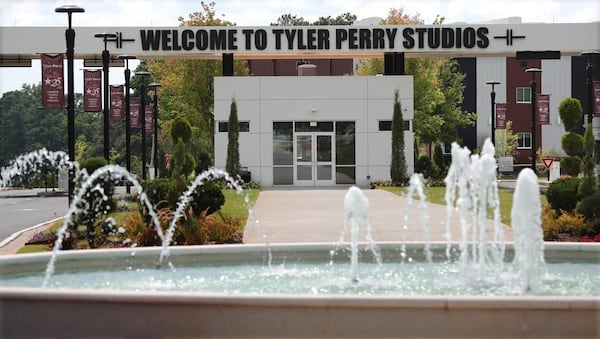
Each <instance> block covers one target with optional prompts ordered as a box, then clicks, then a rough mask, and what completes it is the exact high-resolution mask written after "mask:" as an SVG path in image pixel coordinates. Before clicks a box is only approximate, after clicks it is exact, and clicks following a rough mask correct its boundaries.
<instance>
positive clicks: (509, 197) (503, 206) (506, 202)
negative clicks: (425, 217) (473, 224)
mask: <svg viewBox="0 0 600 339" xmlns="http://www.w3.org/2000/svg"><path fill="white" fill-rule="evenodd" d="M378 188H379V189H383V190H386V191H388V192H391V193H394V194H397V195H401V196H404V195H405V194H406V187H378ZM445 194H446V187H425V196H426V197H427V201H429V202H431V203H434V204H440V205H446V200H445V199H444V196H445ZM498 196H499V199H500V221H501V222H502V223H504V224H506V225H509V226H510V224H511V223H510V211H511V209H512V201H513V191H512V190H509V189H499V190H498ZM541 199H542V206H543V205H544V204H546V203H547V200H546V196H545V195H542V196H541ZM488 215H489V216H490V217H493V214H492V212H491V211H488Z"/></svg>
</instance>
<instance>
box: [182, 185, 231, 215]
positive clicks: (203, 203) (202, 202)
mask: <svg viewBox="0 0 600 339" xmlns="http://www.w3.org/2000/svg"><path fill="white" fill-rule="evenodd" d="M191 197H192V200H191V202H190V207H191V208H192V210H193V211H194V214H195V215H201V214H202V212H203V211H204V210H206V209H208V214H212V213H215V212H216V211H218V210H219V209H221V206H223V204H224V203H225V196H224V195H223V192H221V189H220V188H219V186H217V184H215V183H213V182H210V181H207V182H205V183H204V184H203V185H200V186H198V187H196V189H195V190H194V193H192V196H191Z"/></svg>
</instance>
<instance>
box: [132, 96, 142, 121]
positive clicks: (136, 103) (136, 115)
mask: <svg viewBox="0 0 600 339" xmlns="http://www.w3.org/2000/svg"><path fill="white" fill-rule="evenodd" d="M129 100H130V102H129V113H131V117H130V120H129V123H130V124H131V128H141V127H142V119H140V98H131V99H129Z"/></svg>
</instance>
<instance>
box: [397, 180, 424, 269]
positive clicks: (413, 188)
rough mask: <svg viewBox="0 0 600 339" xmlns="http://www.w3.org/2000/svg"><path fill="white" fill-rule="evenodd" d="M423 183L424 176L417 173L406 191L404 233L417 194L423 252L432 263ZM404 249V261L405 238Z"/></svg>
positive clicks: (403, 251)
mask: <svg viewBox="0 0 600 339" xmlns="http://www.w3.org/2000/svg"><path fill="white" fill-rule="evenodd" d="M424 186H425V184H424V183H423V175H422V174H420V173H415V174H413V175H412V176H411V177H410V180H409V185H408V188H407V189H406V209H405V212H404V220H405V225H404V227H403V232H404V233H405V232H406V231H407V228H408V227H407V225H406V221H407V220H408V214H409V210H410V209H411V207H412V204H413V196H414V195H415V194H416V195H417V197H418V198H419V207H418V210H419V223H420V224H421V226H422V228H423V238H424V241H425V246H424V248H423V250H424V251H425V258H426V259H427V262H431V242H430V240H431V234H430V233H429V215H428V214H427V197H426V196H425V192H424V190H423V189H424ZM402 240H403V241H402V249H401V256H402V261H404V259H405V258H406V244H405V241H404V240H405V239H404V236H403V239H402Z"/></svg>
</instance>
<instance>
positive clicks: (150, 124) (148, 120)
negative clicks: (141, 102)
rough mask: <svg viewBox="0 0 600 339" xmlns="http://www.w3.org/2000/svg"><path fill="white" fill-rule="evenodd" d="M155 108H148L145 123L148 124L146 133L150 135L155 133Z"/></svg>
mask: <svg viewBox="0 0 600 339" xmlns="http://www.w3.org/2000/svg"><path fill="white" fill-rule="evenodd" d="M153 117H154V106H146V117H145V118H144V119H145V121H144V122H145V123H146V132H148V133H152V132H153V131H154V120H153Z"/></svg>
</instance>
